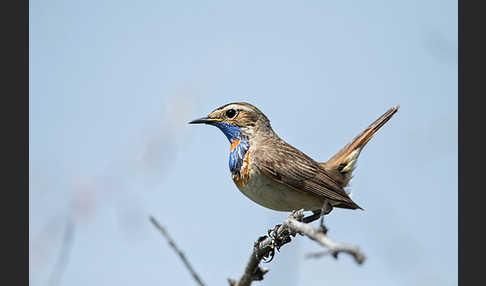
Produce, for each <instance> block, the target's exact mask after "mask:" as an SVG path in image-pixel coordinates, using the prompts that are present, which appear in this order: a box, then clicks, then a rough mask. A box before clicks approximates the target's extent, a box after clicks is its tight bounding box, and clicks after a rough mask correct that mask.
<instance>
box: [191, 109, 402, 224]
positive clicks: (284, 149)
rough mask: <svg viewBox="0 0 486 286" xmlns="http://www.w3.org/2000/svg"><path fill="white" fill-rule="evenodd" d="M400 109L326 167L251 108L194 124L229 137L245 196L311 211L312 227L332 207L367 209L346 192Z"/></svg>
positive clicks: (218, 112)
mask: <svg viewBox="0 0 486 286" xmlns="http://www.w3.org/2000/svg"><path fill="white" fill-rule="evenodd" d="M398 108H399V106H395V107H392V108H391V109H389V110H388V111H387V112H385V113H384V114H383V115H382V116H381V117H380V118H378V119H377V120H376V121H375V122H373V123H372V124H371V125H370V126H369V127H368V128H366V129H365V130H364V131H363V132H361V134H359V135H358V136H356V137H355V138H354V139H353V140H352V141H351V142H350V143H348V144H347V145H346V146H344V147H343V148H342V149H341V150H340V151H339V152H337V153H336V154H335V155H334V156H332V157H331V158H330V159H329V160H328V161H327V162H317V161H314V160H313V159H312V158H310V157H309V156H307V155H306V154H304V153H303V152H301V151H300V150H298V149H297V148H295V147H293V146H291V145H290V144H288V143H287V142H285V141H284V140H282V139H281V138H280V137H279V136H278V135H277V134H276V133H275V132H274V131H273V129H272V127H271V125H270V120H269V119H268V118H267V116H265V114H263V112H261V111H260V110H259V109H258V108H256V107H255V106H253V105H251V104H249V103H245V102H237V103H229V104H226V105H224V106H221V107H219V108H217V109H215V110H214V111H213V112H211V113H210V114H209V115H208V116H206V117H203V118H200V119H196V120H193V121H191V122H189V123H191V124H198V123H204V124H209V125H213V126H216V127H217V128H219V129H220V130H221V131H222V132H223V133H224V135H226V137H227V138H228V140H229V142H230V144H231V145H230V155H229V169H230V171H231V176H232V179H233V181H234V183H235V184H236V186H237V187H238V189H239V190H240V191H241V192H242V193H243V194H244V195H245V196H247V197H248V198H249V199H250V200H252V201H254V202H255V203H257V204H260V205H262V206H264V207H266V208H269V209H272V210H276V211H293V210H299V209H304V210H305V211H312V212H313V215H311V216H308V217H307V218H306V219H305V220H304V221H305V222H310V221H313V220H316V219H318V218H319V217H321V216H323V215H326V214H328V213H329V212H331V210H332V209H333V207H337V208H345V209H362V208H361V207H360V206H359V205H357V204H356V203H355V202H354V201H353V200H351V198H350V197H349V195H348V193H347V192H346V191H345V187H346V186H347V185H348V183H349V181H350V179H351V177H352V172H353V170H354V168H355V165H356V160H357V159H358V156H359V154H360V152H361V150H362V149H363V147H364V146H365V145H366V143H368V141H369V140H370V139H371V137H372V136H373V135H374V134H375V133H376V132H377V131H378V130H379V129H380V128H381V127H382V126H383V125H384V124H385V123H386V122H387V121H388V120H389V119H390V118H391V117H392V116H393V114H395V113H396V112H397V110H398ZM321 223H322V221H321Z"/></svg>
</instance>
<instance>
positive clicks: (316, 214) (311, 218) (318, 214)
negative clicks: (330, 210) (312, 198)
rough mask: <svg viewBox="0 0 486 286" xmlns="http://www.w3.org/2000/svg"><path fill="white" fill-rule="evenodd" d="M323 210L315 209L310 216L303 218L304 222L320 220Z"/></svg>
mask: <svg viewBox="0 0 486 286" xmlns="http://www.w3.org/2000/svg"><path fill="white" fill-rule="evenodd" d="M321 213H322V211H321V210H314V211H312V214H311V215H310V216H306V217H305V218H303V219H302V222H303V223H310V222H313V221H315V220H318V219H319V218H320V217H321Z"/></svg>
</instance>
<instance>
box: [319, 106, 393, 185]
mask: <svg viewBox="0 0 486 286" xmlns="http://www.w3.org/2000/svg"><path fill="white" fill-rule="evenodd" d="M398 108H400V106H399V105H397V106H394V107H392V108H390V109H389V110H388V111H387V112H385V113H384V114H383V115H382V116H380V118H378V119H377V120H376V121H375V122H373V123H371V125H370V126H368V128H366V129H365V130H364V131H363V132H361V134H359V135H358V136H356V137H355V138H354V139H353V140H352V141H351V142H349V143H348V144H347V145H346V146H344V147H343V148H342V149H341V150H339V152H337V153H336V155H334V156H332V158H331V159H329V160H328V161H327V162H325V163H319V164H320V165H321V166H322V167H324V169H326V171H327V172H328V174H329V175H330V176H332V178H333V179H334V180H335V181H336V182H337V183H338V184H340V185H341V186H342V187H343V188H344V187H346V186H347V185H348V183H349V181H350V180H351V178H352V173H353V170H354V168H355V165H356V160H358V156H359V154H360V152H361V150H363V147H364V146H365V145H366V143H368V141H370V139H371V137H373V135H374V134H375V133H376V132H377V131H378V130H379V129H380V128H381V127H382V126H383V125H385V123H386V122H387V121H388V120H390V118H391V117H392V116H393V114H395V113H396V112H397V111H398Z"/></svg>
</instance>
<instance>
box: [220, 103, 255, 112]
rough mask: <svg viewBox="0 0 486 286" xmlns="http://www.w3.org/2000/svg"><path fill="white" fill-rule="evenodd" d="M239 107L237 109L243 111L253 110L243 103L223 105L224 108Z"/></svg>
mask: <svg viewBox="0 0 486 286" xmlns="http://www.w3.org/2000/svg"><path fill="white" fill-rule="evenodd" d="M231 108H232V109H239V110H244V111H248V112H252V111H254V110H252V109H251V108H248V107H246V106H244V105H239V104H230V105H228V106H226V107H225V109H231Z"/></svg>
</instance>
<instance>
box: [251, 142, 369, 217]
mask: <svg viewBox="0 0 486 286" xmlns="http://www.w3.org/2000/svg"><path fill="white" fill-rule="evenodd" d="M253 152H254V153H253V156H252V160H253V162H254V163H255V165H256V167H257V168H258V169H259V170H260V171H261V173H263V174H265V175H266V176H268V177H269V178H271V179H273V180H274V181H276V182H278V183H280V184H285V185H287V186H289V187H291V188H293V189H295V190H296V191H300V192H307V193H310V194H313V195H315V196H316V197H318V198H321V199H324V198H325V199H330V200H331V201H333V202H336V203H337V204H336V205H335V206H336V207H341V208H350V209H356V208H361V207H359V206H358V205H357V204H356V203H354V202H353V201H352V200H351V198H349V196H348V194H346V192H345V191H344V190H343V188H342V187H340V186H339V185H338V184H337V183H336V182H335V181H334V180H333V179H332V178H331V177H330V176H329V175H328V174H327V173H326V171H325V170H324V169H323V168H322V167H321V166H319V164H318V163H317V162H315V161H314V160H312V159H311V158H310V157H308V156H307V155H305V154H304V153H302V152H301V151H299V150H297V149H296V148H294V147H292V146H291V145H289V144H287V143H286V142H284V141H283V140H281V139H280V138H271V139H268V141H267V142H265V143H264V144H261V145H259V148H256V150H254V151H253Z"/></svg>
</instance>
